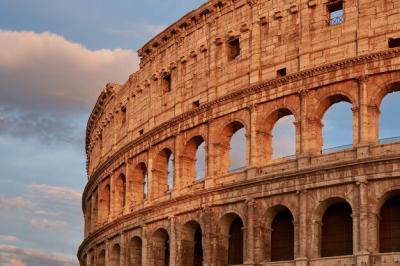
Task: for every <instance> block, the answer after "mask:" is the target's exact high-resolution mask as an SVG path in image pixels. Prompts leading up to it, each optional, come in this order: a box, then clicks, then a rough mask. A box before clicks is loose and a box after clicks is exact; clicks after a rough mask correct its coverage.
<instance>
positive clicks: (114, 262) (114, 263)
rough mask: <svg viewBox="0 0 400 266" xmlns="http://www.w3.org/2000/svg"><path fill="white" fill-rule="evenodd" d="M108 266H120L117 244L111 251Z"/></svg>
mask: <svg viewBox="0 0 400 266" xmlns="http://www.w3.org/2000/svg"><path fill="white" fill-rule="evenodd" d="M110 264H111V265H110V266H120V265H121V247H120V245H119V244H114V245H113V247H112V249H111V256H110Z"/></svg>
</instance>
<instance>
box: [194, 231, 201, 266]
mask: <svg viewBox="0 0 400 266" xmlns="http://www.w3.org/2000/svg"><path fill="white" fill-rule="evenodd" d="M202 235H203V234H202V232H201V228H200V227H198V228H197V230H196V232H195V234H194V259H193V260H194V261H193V265H194V266H202V265H203V241H202Z"/></svg>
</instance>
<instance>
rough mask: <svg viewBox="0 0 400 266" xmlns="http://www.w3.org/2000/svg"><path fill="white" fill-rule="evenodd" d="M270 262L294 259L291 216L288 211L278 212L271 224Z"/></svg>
mask: <svg viewBox="0 0 400 266" xmlns="http://www.w3.org/2000/svg"><path fill="white" fill-rule="evenodd" d="M271 229H272V232H271V261H283V260H293V259H294V225H293V215H292V213H291V212H290V211H289V210H288V209H286V208H285V209H283V210H281V211H280V212H278V213H277V214H276V216H275V218H274V220H273V221H272V224H271Z"/></svg>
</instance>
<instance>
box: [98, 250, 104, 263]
mask: <svg viewBox="0 0 400 266" xmlns="http://www.w3.org/2000/svg"><path fill="white" fill-rule="evenodd" d="M105 265H106V251H105V250H104V249H103V250H102V251H100V253H99V256H98V257H97V266H105Z"/></svg>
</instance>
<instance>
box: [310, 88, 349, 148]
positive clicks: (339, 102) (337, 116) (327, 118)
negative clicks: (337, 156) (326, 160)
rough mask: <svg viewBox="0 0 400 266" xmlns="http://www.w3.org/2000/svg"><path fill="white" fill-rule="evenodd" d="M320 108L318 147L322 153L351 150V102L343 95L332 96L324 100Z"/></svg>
mask: <svg viewBox="0 0 400 266" xmlns="http://www.w3.org/2000/svg"><path fill="white" fill-rule="evenodd" d="M321 106H322V107H321V108H322V109H321V114H322V116H321V117H323V118H322V122H321V123H320V127H321V129H322V133H320V134H318V136H321V137H320V143H319V145H320V147H321V151H322V153H329V152H335V151H338V150H342V149H347V148H351V147H352V146H353V145H352V143H353V111H352V104H351V101H350V100H349V99H348V98H347V97H345V96H343V95H334V96H331V97H329V98H328V99H326V100H324V101H323V102H322V103H321ZM318 136H317V139H318Z"/></svg>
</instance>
